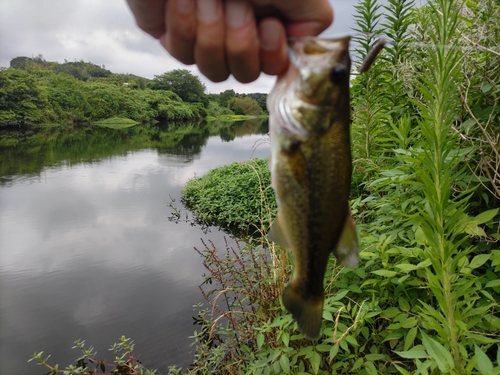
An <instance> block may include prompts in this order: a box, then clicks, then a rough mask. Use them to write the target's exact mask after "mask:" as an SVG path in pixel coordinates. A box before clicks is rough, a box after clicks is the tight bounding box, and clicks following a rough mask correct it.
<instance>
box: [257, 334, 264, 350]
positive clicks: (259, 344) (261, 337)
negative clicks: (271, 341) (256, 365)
mask: <svg viewBox="0 0 500 375" xmlns="http://www.w3.org/2000/svg"><path fill="white" fill-rule="evenodd" d="M263 344H264V334H262V333H259V334H258V335H257V347H258V348H262V345H263Z"/></svg>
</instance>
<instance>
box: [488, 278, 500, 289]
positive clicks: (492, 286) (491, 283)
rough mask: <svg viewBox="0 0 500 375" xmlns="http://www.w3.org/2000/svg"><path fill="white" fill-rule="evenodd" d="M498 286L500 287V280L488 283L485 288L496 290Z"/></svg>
mask: <svg viewBox="0 0 500 375" xmlns="http://www.w3.org/2000/svg"><path fill="white" fill-rule="evenodd" d="M497 286H500V279H497V280H491V281H488V283H486V285H485V288H495V287H497Z"/></svg>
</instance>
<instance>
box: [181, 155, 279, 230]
mask: <svg viewBox="0 0 500 375" xmlns="http://www.w3.org/2000/svg"><path fill="white" fill-rule="evenodd" d="M267 163H268V161H267V159H253V160H250V161H248V162H244V163H232V164H230V165H226V166H223V167H219V168H216V169H214V170H212V171H210V172H209V173H208V174H207V175H205V176H203V177H201V178H194V179H191V180H189V181H188V183H187V184H186V188H185V189H184V190H183V191H182V194H183V198H182V201H183V203H184V204H185V205H186V206H187V207H188V208H189V209H190V210H191V211H192V212H193V213H194V214H195V215H196V216H197V217H198V218H199V219H201V220H203V221H205V222H207V223H208V224H210V225H214V224H215V225H219V226H220V227H222V228H226V229H229V230H231V231H234V232H237V233H238V232H241V233H245V234H246V233H248V232H250V233H252V232H255V231H256V230H264V228H267V227H268V226H269V224H270V218H269V216H268V215H266V214H265V213H266V212H267V210H272V211H274V210H275V208H276V201H275V198H274V194H273V193H272V190H271V188H270V186H269V183H270V176H269V169H268V168H267ZM264 208H266V211H264Z"/></svg>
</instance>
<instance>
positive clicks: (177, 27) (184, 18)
mask: <svg viewBox="0 0 500 375" xmlns="http://www.w3.org/2000/svg"><path fill="white" fill-rule="evenodd" d="M165 19H166V23H167V33H166V34H164V35H163V36H162V37H161V38H160V43H161V44H162V45H163V47H165V49H166V50H167V51H168V53H170V55H172V56H173V57H175V58H176V59H177V60H179V61H180V62H182V63H184V64H187V65H190V64H194V63H195V58H194V41H195V37H196V3H195V0H169V1H168V2H167V8H166V16H165Z"/></svg>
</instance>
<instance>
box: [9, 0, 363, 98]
mask: <svg viewBox="0 0 500 375" xmlns="http://www.w3.org/2000/svg"><path fill="white" fill-rule="evenodd" d="M330 1H331V3H332V5H333V8H334V10H335V21H334V23H333V25H332V26H331V27H330V28H328V29H327V30H326V31H325V32H324V33H323V35H324V36H333V35H340V34H348V33H352V31H351V29H350V27H351V26H352V25H353V12H354V4H356V2H357V0H330ZM38 55H43V57H44V58H45V59H46V60H48V61H58V62H64V59H66V60H68V61H74V60H84V61H90V62H92V63H95V64H98V65H102V64H104V65H105V66H106V68H107V69H109V70H111V71H112V72H115V73H131V74H135V75H138V76H142V77H146V78H153V77H154V76H155V75H159V74H162V73H164V72H166V71H169V70H172V69H179V68H181V69H183V68H187V69H189V70H191V71H192V72H193V73H194V74H197V75H200V73H199V71H198V70H197V69H196V67H194V66H189V67H186V66H185V65H183V64H181V63H179V62H177V61H176V60H174V59H173V58H171V57H170V56H169V55H168V54H167V52H165V50H164V49H163V48H162V47H161V46H160V44H159V43H158V42H157V41H156V40H155V39H153V38H152V37H150V36H149V35H147V34H145V33H143V32H142V31H141V30H139V28H138V27H137V26H136V25H135V21H134V19H133V17H132V14H131V12H130V10H129V8H128V6H127V5H126V2H125V0H104V1H103V0H71V1H68V0H36V1H33V0H0V67H8V66H9V62H10V60H11V59H13V58H14V57H17V56H28V57H32V56H38ZM200 76H201V75H200ZM202 79H203V81H204V82H205V84H206V86H207V89H208V91H209V92H212V93H218V92H221V91H224V90H227V89H234V90H235V91H236V92H240V93H248V92H268V91H269V90H270V88H271V86H272V85H273V83H274V78H273V77H269V76H265V75H262V76H261V77H260V78H259V79H258V80H257V81H255V82H253V83H251V84H246V85H243V84H240V83H238V82H236V81H235V80H234V79H232V78H230V79H229V80H227V81H225V82H222V83H217V84H215V83H212V82H210V81H208V80H207V79H205V78H204V77H202Z"/></svg>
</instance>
